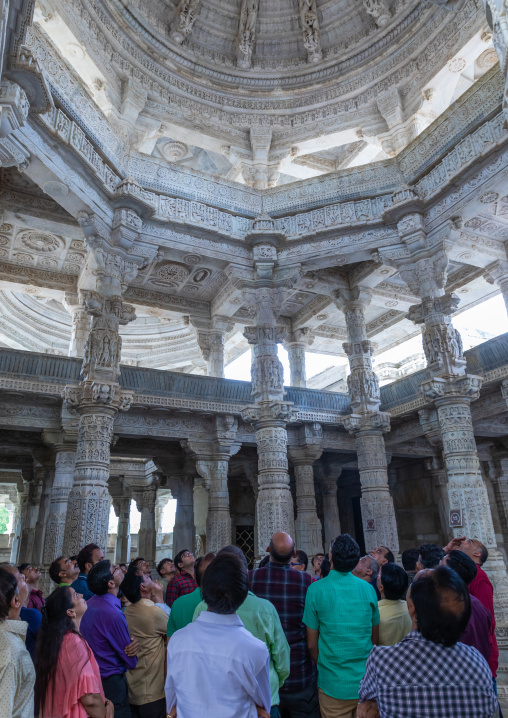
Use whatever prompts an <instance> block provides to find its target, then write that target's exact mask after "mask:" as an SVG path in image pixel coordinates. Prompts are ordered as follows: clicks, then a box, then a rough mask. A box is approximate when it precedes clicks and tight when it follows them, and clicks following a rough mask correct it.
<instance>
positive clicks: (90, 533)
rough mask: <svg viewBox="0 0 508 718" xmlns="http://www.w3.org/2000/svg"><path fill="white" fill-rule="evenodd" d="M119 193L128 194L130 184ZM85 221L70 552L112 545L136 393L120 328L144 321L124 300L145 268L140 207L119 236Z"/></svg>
mask: <svg viewBox="0 0 508 718" xmlns="http://www.w3.org/2000/svg"><path fill="white" fill-rule="evenodd" d="M117 191H120V192H121V195H122V196H123V195H128V194H129V191H130V190H129V185H128V183H125V184H124V185H123V186H121V187H119V188H118V190H117ZM79 221H80V224H81V226H82V229H83V232H84V234H85V238H86V239H85V241H86V245H87V249H88V250H89V255H88V257H87V263H86V265H85V270H84V272H83V273H82V275H81V277H80V281H81V282H82V286H81V288H80V292H81V296H82V298H83V300H84V304H85V310H86V312H87V313H88V314H89V315H90V316H91V317H92V320H91V328H90V333H89V335H88V337H87V340H86V344H85V351H84V356H83V366H82V369H81V376H82V378H83V381H82V382H81V384H80V385H79V387H66V400H67V402H68V403H69V402H70V403H71V404H73V405H74V406H75V408H76V411H77V413H78V415H79V427H78V439H77V451H76V463H75V470H74V483H73V487H72V489H71V491H70V494H69V501H68V512H67V520H66V525H65V534H64V547H63V551H64V553H65V554H66V555H72V554H75V553H77V552H78V551H79V550H80V548H81V547H83V546H85V545H86V544H88V543H92V542H95V543H97V544H98V545H99V546H102V547H106V543H107V534H108V522H109V507H110V497H109V492H108V484H107V482H108V478H109V462H110V450H111V441H112V439H113V423H114V419H115V415H116V413H117V412H118V411H119V410H120V411H126V410H128V409H129V407H130V404H131V402H132V394H131V393H129V392H125V391H122V390H121V389H120V386H119V384H118V377H119V376H120V357H121V348H122V340H121V337H120V333H119V328H120V325H125V324H128V323H129V322H130V321H132V320H133V319H135V318H136V315H135V313H134V307H132V306H130V305H128V304H125V303H124V302H123V301H122V292H123V291H124V290H125V289H126V287H127V286H128V283H129V282H130V281H132V280H133V279H134V277H135V276H136V274H137V271H138V268H139V267H140V266H141V265H142V264H143V263H144V259H143V258H142V257H140V256H138V255H137V254H136V252H135V251H132V250H134V242H135V241H136V239H137V238H138V232H139V229H140V228H141V224H142V222H141V219H140V218H139V217H138V216H137V215H136V213H135V212H134V211H133V210H132V209H117V210H115V214H114V219H113V228H112V230H111V231H109V230H107V229H106V228H105V227H104V226H103V225H101V224H100V222H99V220H98V219H97V218H96V217H93V216H91V215H83V216H80V217H79ZM104 235H106V236H107V238H105V236H104ZM129 249H130V250H131V251H128V250H129ZM90 287H91V288H90Z"/></svg>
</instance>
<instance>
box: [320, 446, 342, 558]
mask: <svg viewBox="0 0 508 718" xmlns="http://www.w3.org/2000/svg"><path fill="white" fill-rule="evenodd" d="M315 470H316V473H317V475H318V478H319V483H320V484H321V493H322V496H323V530H324V534H325V545H324V548H325V550H328V548H329V547H330V544H331V542H332V541H333V540H334V539H335V538H336V537H337V536H339V534H340V533H341V527H340V518H339V504H338V501H337V479H338V478H339V476H340V475H341V473H342V467H341V466H337V467H336V466H334V465H333V464H331V465H330V464H329V463H328V462H324V463H323V460H321V461H320V462H318V463H317V464H316V469H315Z"/></svg>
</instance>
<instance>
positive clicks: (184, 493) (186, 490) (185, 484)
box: [170, 477, 196, 556]
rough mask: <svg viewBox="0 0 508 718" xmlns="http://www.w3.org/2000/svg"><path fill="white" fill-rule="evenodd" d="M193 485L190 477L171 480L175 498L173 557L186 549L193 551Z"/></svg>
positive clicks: (194, 537) (194, 530)
mask: <svg viewBox="0 0 508 718" xmlns="http://www.w3.org/2000/svg"><path fill="white" fill-rule="evenodd" d="M193 484H194V481H193V479H192V478H191V477H182V478H175V479H173V478H171V479H170V486H171V492H172V494H173V496H175V498H176V516H175V526H174V528H173V555H174V556H176V554H177V553H178V552H179V551H181V550H182V549H187V550H189V551H194V544H195V540H196V527H195V526H194V501H193Z"/></svg>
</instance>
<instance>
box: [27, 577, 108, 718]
mask: <svg viewBox="0 0 508 718" xmlns="http://www.w3.org/2000/svg"><path fill="white" fill-rule="evenodd" d="M86 608H87V606H86V601H85V599H84V598H83V596H82V595H81V594H80V593H76V592H75V591H74V589H73V588H71V587H70V586H62V587H60V588H57V589H56V590H55V591H53V593H52V594H51V595H50V596H49V598H48V599H47V601H46V606H45V608H44V610H43V619H42V626H41V630H40V632H39V637H38V641H37V651H36V660H35V671H36V676H37V680H36V685H35V695H36V696H37V698H38V701H39V703H40V707H41V708H40V718H87V716H90V718H113V713H114V709H113V705H112V704H111V703H110V701H107V700H105V698H104V692H103V690H102V682H101V676H100V672H99V666H98V665H97V661H96V660H95V656H94V654H93V652H92V650H91V648H90V646H89V645H88V643H87V642H86V641H85V639H84V638H83V636H81V634H80V632H79V626H80V623H81V618H82V617H83V614H84V613H85V611H86Z"/></svg>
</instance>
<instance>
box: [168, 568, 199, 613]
mask: <svg viewBox="0 0 508 718" xmlns="http://www.w3.org/2000/svg"><path fill="white" fill-rule="evenodd" d="M197 587H198V584H197V583H196V579H195V578H194V577H193V576H191V575H190V573H187V571H182V572H181V573H179V574H178V576H175V578H174V579H173V580H172V581H170V582H169V583H168V587H167V589H166V603H167V604H168V606H169V607H170V608H171V606H172V605H173V603H174V602H175V601H176V599H177V598H180V596H185V594H186V593H192V592H193V591H195V590H196V588H197Z"/></svg>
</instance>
